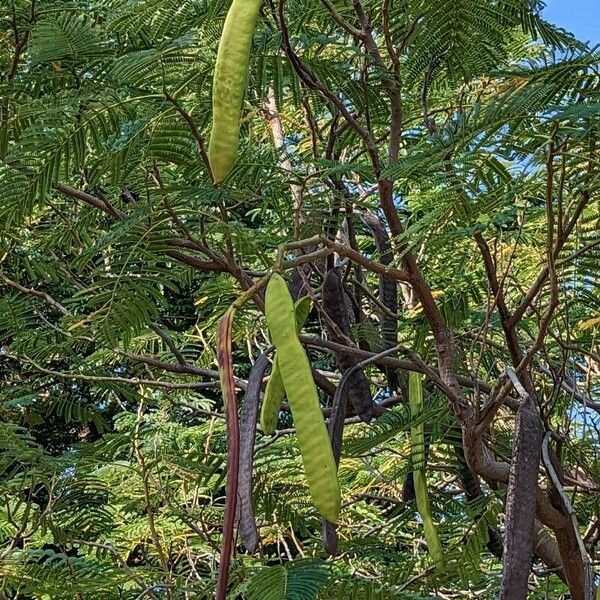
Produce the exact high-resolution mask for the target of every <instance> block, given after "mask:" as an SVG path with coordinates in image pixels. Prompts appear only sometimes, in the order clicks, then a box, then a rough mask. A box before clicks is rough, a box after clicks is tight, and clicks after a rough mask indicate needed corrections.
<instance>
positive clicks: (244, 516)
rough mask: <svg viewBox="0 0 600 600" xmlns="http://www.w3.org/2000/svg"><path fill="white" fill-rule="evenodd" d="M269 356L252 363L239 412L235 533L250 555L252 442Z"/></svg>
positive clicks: (254, 534) (253, 538)
mask: <svg viewBox="0 0 600 600" xmlns="http://www.w3.org/2000/svg"><path fill="white" fill-rule="evenodd" d="M268 356H269V352H268V351H267V352H263V353H262V354H261V355H260V356H259V357H258V358H257V359H256V361H255V362H254V365H253V366H252V370H251V371H250V376H249V377H248V386H247V387H246V393H245V394H244V402H243V404H242V410H241V411H240V470H239V475H238V531H239V534H240V537H241V538H242V543H243V544H244V546H245V547H246V549H247V550H249V551H250V552H255V551H256V548H257V546H258V529H257V527H256V519H255V517H254V507H253V505H252V471H253V466H254V439H255V437H256V416H257V414H258V404H259V402H260V388H261V384H262V379H263V377H264V374H265V371H266V369H267V365H268V364H269V361H268Z"/></svg>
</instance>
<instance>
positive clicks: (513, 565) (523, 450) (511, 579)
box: [499, 395, 542, 600]
mask: <svg viewBox="0 0 600 600" xmlns="http://www.w3.org/2000/svg"><path fill="white" fill-rule="evenodd" d="M541 442H542V423H541V421H540V418H539V416H538V414H537V411H536V408H535V405H534V402H533V398H532V397H531V396H529V395H527V396H526V398H525V399H524V400H523V404H522V405H521V407H520V408H519V410H518V411H517V417H516V421H515V435H514V443H513V458H512V462H511V465H510V472H509V477H508V490H507V492H506V534H505V539H504V553H503V563H504V573H503V576H502V586H501V588H500V595H499V600H526V598H527V591H528V589H527V582H528V579H529V573H530V571H531V556H532V552H533V539H534V521H535V511H534V510H532V507H533V506H534V505H535V498H536V491H537V478H538V470H539V463H540V456H541Z"/></svg>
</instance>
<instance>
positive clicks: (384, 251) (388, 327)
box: [362, 211, 398, 391]
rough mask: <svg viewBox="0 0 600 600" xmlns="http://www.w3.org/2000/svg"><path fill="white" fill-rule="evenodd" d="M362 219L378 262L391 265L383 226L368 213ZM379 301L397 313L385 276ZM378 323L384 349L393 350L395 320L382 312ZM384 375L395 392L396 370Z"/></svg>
mask: <svg viewBox="0 0 600 600" xmlns="http://www.w3.org/2000/svg"><path fill="white" fill-rule="evenodd" d="M362 219H363V222H364V224H365V225H366V226H367V227H368V228H369V230H370V231H371V233H372V234H373V239H374V240H375V247H376V248H377V252H379V262H380V263H381V264H383V265H389V264H391V263H392V260H393V258H394V254H393V252H392V245H391V242H390V237H389V235H388V234H387V231H386V230H385V225H384V224H383V222H382V221H381V220H380V219H379V218H378V217H377V216H376V215H374V214H373V213H372V212H369V211H367V212H365V214H364V215H363V217H362ZM379 300H380V302H381V303H382V304H383V305H384V306H385V307H386V308H387V309H388V310H389V311H390V312H391V313H392V314H393V315H395V314H396V313H397V312H398V285H397V284H396V282H395V281H394V280H393V279H391V278H389V277H386V276H385V275H380V276H379ZM379 322H380V324H381V337H382V339H383V347H384V349H386V348H393V347H394V346H395V345H396V344H397V343H398V334H397V331H396V330H397V327H398V320H397V318H396V317H394V316H391V315H389V314H388V313H386V312H383V311H382V312H381V314H380V316H379ZM386 375H387V379H388V385H389V386H390V388H391V389H392V390H394V391H395V390H396V389H397V388H398V373H397V372H396V369H393V368H391V367H387V368H386Z"/></svg>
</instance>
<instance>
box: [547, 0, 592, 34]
mask: <svg viewBox="0 0 600 600" xmlns="http://www.w3.org/2000/svg"><path fill="white" fill-rule="evenodd" d="M542 15H543V17H544V19H546V21H550V23H554V24H555V25H558V26H559V27H563V28H564V29H566V30H567V31H570V32H571V33H573V34H575V37H577V38H578V39H580V40H582V41H584V42H591V43H592V45H594V44H598V43H600V0H546V8H545V9H544V10H543V12H542Z"/></svg>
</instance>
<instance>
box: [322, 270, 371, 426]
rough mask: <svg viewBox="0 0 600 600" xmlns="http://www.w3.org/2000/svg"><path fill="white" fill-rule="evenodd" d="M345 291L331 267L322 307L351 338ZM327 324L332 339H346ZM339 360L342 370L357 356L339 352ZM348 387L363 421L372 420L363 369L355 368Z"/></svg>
mask: <svg viewBox="0 0 600 600" xmlns="http://www.w3.org/2000/svg"><path fill="white" fill-rule="evenodd" d="M344 293H345V292H344V286H343V285H342V278H341V276H340V273H339V269H338V268H335V269H332V270H331V271H328V272H327V275H326V276H325V281H324V282H323V294H322V301H323V310H324V311H325V314H326V315H327V316H328V317H329V318H330V319H331V321H333V323H335V325H336V326H337V327H338V329H339V331H341V333H343V334H344V335H345V336H346V337H348V338H352V332H351V329H350V318H349V317H348V311H347V310H346V306H345V304H344ZM325 326H326V328H327V331H328V333H329V336H330V337H331V339H332V341H334V342H338V343H341V344H343V343H346V342H345V341H344V339H342V338H341V337H340V335H339V333H338V332H336V331H335V330H334V329H333V328H332V327H330V326H328V324H327V322H326V323H325ZM336 360H337V363H338V365H339V367H340V369H341V370H342V371H347V370H348V369H350V368H352V367H353V366H354V365H355V364H356V363H357V362H358V360H357V359H356V358H355V357H353V356H351V355H349V354H346V353H337V354H336ZM346 390H347V394H348V399H349V400H350V402H351V404H352V406H353V407H354V410H355V411H356V413H357V414H358V415H359V416H360V418H361V419H362V420H363V421H366V422H369V421H370V420H371V419H372V417H373V398H372V397H371V390H370V388H369V382H368V381H367V378H366V377H365V374H364V373H363V371H362V370H357V371H353V373H352V375H351V378H350V380H349V381H348V385H347V386H346Z"/></svg>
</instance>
